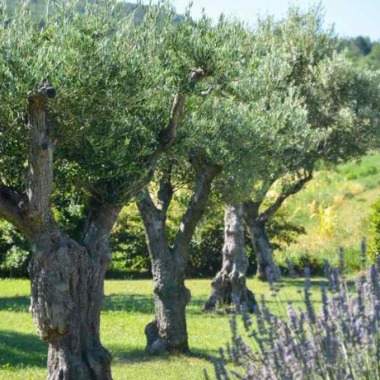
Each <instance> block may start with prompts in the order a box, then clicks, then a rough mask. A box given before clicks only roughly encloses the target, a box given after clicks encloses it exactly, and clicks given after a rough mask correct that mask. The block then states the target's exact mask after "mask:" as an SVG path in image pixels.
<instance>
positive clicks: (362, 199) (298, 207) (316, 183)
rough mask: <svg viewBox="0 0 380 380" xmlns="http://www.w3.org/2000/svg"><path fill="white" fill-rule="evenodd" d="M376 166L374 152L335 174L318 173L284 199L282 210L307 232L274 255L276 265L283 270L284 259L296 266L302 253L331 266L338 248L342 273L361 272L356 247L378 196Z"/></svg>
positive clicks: (378, 158)
mask: <svg viewBox="0 0 380 380" xmlns="http://www.w3.org/2000/svg"><path fill="white" fill-rule="evenodd" d="M379 162H380V154H379V153H376V154H371V155H367V156H364V157H363V158H362V159H361V161H359V162H350V163H347V164H345V165H340V166H338V168H337V169H336V170H335V171H333V170H329V171H326V170H325V171H319V172H317V173H316V174H315V176H314V179H313V180H312V181H311V182H310V183H309V184H308V185H307V186H306V188H305V189H303V190H302V191H301V192H300V193H298V194H297V195H295V196H294V197H291V198H289V200H288V201H287V203H286V206H285V207H286V208H287V210H288V212H289V214H290V215H291V218H292V220H293V221H294V222H296V223H298V224H300V225H302V226H303V227H305V229H306V232H307V233H306V235H301V236H299V238H298V241H297V242H296V243H294V244H292V245H291V246H290V247H289V248H288V249H287V250H286V251H285V252H276V260H277V261H278V263H280V264H282V265H284V263H285V258H286V257H289V258H291V259H292V260H293V261H294V262H297V259H298V257H299V256H300V255H305V254H306V253H307V254H308V255H310V256H311V257H313V258H314V259H315V260H316V261H318V262H319V263H320V264H323V261H324V260H325V259H328V260H329V261H330V263H331V264H332V265H334V266H336V265H337V264H338V249H339V247H340V246H343V247H344V248H345V251H346V259H345V261H346V265H347V268H349V269H351V270H354V271H355V270H358V269H360V268H361V267H362V266H363V263H362V262H361V255H360V243H361V240H362V237H363V236H367V234H368V223H367V216H368V213H369V210H370V205H371V204H372V203H374V202H375V201H376V200H377V199H378V197H380V170H379V169H378V168H379Z"/></svg>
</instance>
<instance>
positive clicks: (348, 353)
mask: <svg viewBox="0 0 380 380" xmlns="http://www.w3.org/2000/svg"><path fill="white" fill-rule="evenodd" d="M355 290H356V291H355V292H352V291H350V290H349V287H348V284H347V283H346V282H345V281H343V280H342V278H340V276H339V272H338V271H337V270H331V271H330V273H329V290H327V289H326V287H323V288H322V289H321V291H322V307H321V310H320V312H317V310H316V308H315V305H314V304H313V302H312V301H311V299H310V279H309V277H308V276H306V279H305V286H304V302H305V308H304V309H305V310H299V311H298V310H295V309H294V308H293V306H292V304H291V303H289V304H288V308H287V317H285V318H280V317H278V316H276V315H274V314H272V313H271V311H270V309H269V307H268V305H267V303H266V301H265V299H263V300H262V303H261V311H260V313H259V314H257V325H254V324H252V321H251V320H250V318H249V317H248V316H244V318H243V321H244V326H245V327H246V329H247V331H248V333H249V336H250V337H251V338H253V340H254V345H252V346H251V345H249V344H247V343H246V340H245V339H243V338H242V336H240V335H239V332H238V328H237V323H236V322H237V321H236V316H235V318H233V319H232V322H231V330H232V345H231V347H229V348H228V358H229V359H231V360H233V362H234V363H235V365H236V369H235V370H230V369H228V368H227V366H226V363H227V362H226V358H225V357H224V353H223V351H222V357H221V358H219V359H217V360H215V370H216V376H217V378H218V379H231V378H237V379H263V380H281V379H283V380H285V379H305V380H307V379H331V380H334V379H336V380H338V379H379V378H380V365H379V363H380V260H379V262H378V265H377V266H371V267H369V268H368V270H367V273H366V276H364V275H363V276H361V277H359V278H358V279H357V280H356V284H355ZM252 326H257V327H252Z"/></svg>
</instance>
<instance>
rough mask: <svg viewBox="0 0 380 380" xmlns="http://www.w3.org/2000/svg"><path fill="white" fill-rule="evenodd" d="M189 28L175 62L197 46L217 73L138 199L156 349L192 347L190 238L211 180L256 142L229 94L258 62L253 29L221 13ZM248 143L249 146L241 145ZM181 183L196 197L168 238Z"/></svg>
mask: <svg viewBox="0 0 380 380" xmlns="http://www.w3.org/2000/svg"><path fill="white" fill-rule="evenodd" d="M189 28H193V30H192V31H191V33H192V36H193V37H192V44H191V46H189V47H188V49H186V47H184V46H182V50H178V51H179V53H180V54H181V55H180V56H174V57H173V60H175V61H176V62H177V61H179V62H180V64H181V66H184V65H188V64H189V56H190V54H194V53H193V51H194V52H195V53H196V54H194V55H195V56H196V57H197V59H198V60H200V61H201V62H204V63H203V64H205V65H206V66H207V67H211V68H212V71H213V72H212V76H210V78H208V80H206V81H204V82H203V83H202V84H201V86H195V87H194V89H193V95H194V96H193V97H192V99H191V101H190V102H189V104H188V107H187V109H185V111H184V115H183V123H184V124H183V126H184V127H183V128H182V130H181V132H180V133H179V134H178V136H177V138H178V144H177V145H176V147H175V149H174V150H173V151H172V153H173V156H172V157H170V155H169V157H168V158H167V159H166V161H165V160H163V161H162V163H161V166H160V170H159V171H158V172H157V181H156V182H157V185H156V187H153V188H146V189H145V190H144V191H143V192H142V193H141V194H140V196H139V197H138V200H137V204H138V208H139V211H140V214H141V218H142V220H143V223H144V226H145V231H146V237H147V243H148V247H149V253H150V257H151V261H152V274H153V282H154V285H153V289H154V299H155V319H154V321H153V322H151V323H150V324H149V325H148V326H147V328H146V330H145V332H146V335H147V350H148V351H149V352H151V353H160V352H162V351H168V352H186V351H188V349H189V347H188V334H187V327H186V305H187V303H188V302H189V301H190V291H189V290H188V289H187V288H186V286H185V273H186V265H187V262H188V251H189V246H190V243H191V239H192V236H193V234H194V231H195V228H196V225H197V223H198V222H199V220H200V218H201V216H202V214H203V212H204V210H205V208H206V204H207V200H208V198H209V195H210V192H211V190H212V183H213V181H214V180H215V178H216V177H217V176H220V175H224V173H225V172H228V171H231V168H232V167H234V166H236V165H237V164H238V162H239V159H240V158H242V157H243V159H244V160H245V161H247V160H246V158H245V157H244V155H245V156H246V157H248V156H249V152H250V151H254V146H255V144H256V140H257V139H256V138H255V137H254V134H255V133H256V132H254V131H253V129H252V128H249V124H248V123H247V118H246V117H242V115H244V114H245V111H243V108H244V107H243V106H242V109H241V110H240V109H238V108H236V105H237V104H235V102H234V99H233V96H231V93H230V91H229V85H230V83H232V82H235V81H239V80H240V79H241V77H242V76H246V75H247V70H249V64H251V63H252V54H253V53H252V49H251V48H250V47H249V45H248V44H247V42H248V39H249V38H250V33H249V32H248V31H247V30H246V29H245V28H244V27H243V25H241V24H240V23H239V22H236V21H227V20H225V19H223V18H221V19H220V20H219V22H218V23H217V24H216V25H215V26H213V25H212V22H211V20H210V19H208V18H207V17H205V16H203V17H202V18H201V19H200V20H199V21H198V22H193V24H192V25H185V24H180V25H178V27H177V30H176V38H180V36H181V34H183V33H186V34H188V33H190V31H189ZM172 51H175V49H173V50H172ZM242 141H248V142H249V143H247V144H246V146H245V147H242V146H241V142H242ZM232 163H233V164H232ZM227 166H228V168H227ZM176 182H177V183H178V182H180V183H182V185H183V186H185V187H186V188H187V189H188V192H189V193H190V196H189V200H188V205H187V207H186V210H185V211H184V214H183V216H182V218H181V221H180V222H179V226H178V230H177V232H176V234H175V236H168V229H167V215H168V212H169V208H170V205H171V201H172V199H173V196H174V195H175V192H174V189H175V183H176ZM156 190H157V194H156V195H154V194H153V193H155V192H156Z"/></svg>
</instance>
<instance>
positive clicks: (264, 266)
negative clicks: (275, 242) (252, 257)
mask: <svg viewBox="0 0 380 380" xmlns="http://www.w3.org/2000/svg"><path fill="white" fill-rule="evenodd" d="M259 206H260V205H259V204H258V203H255V202H252V201H247V202H244V219H245V222H246V224H247V227H248V232H249V236H250V238H251V241H252V246H253V249H254V251H255V253H256V259H257V272H256V276H257V278H258V279H260V280H262V281H267V280H269V278H268V275H269V276H271V277H272V278H271V279H272V280H273V281H279V280H280V279H281V273H280V270H279V268H278V267H277V266H276V264H275V263H274V262H273V252H272V247H271V245H270V242H269V239H268V237H267V235H266V233H265V226H266V220H261V219H260V214H259Z"/></svg>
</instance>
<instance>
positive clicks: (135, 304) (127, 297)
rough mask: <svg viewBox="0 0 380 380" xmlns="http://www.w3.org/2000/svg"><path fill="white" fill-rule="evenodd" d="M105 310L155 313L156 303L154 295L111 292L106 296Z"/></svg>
mask: <svg viewBox="0 0 380 380" xmlns="http://www.w3.org/2000/svg"><path fill="white" fill-rule="evenodd" d="M104 310H106V311H126V312H130V313H142V314H153V313H154V303H153V298H152V296H145V295H141V294H110V295H108V296H106V297H105V304H104Z"/></svg>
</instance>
